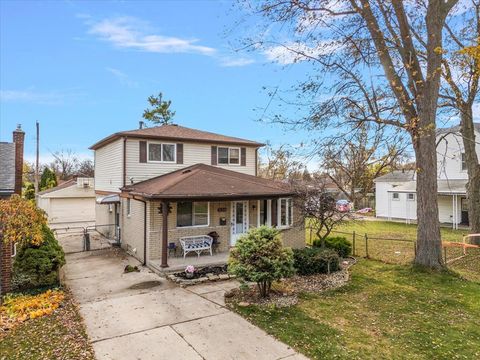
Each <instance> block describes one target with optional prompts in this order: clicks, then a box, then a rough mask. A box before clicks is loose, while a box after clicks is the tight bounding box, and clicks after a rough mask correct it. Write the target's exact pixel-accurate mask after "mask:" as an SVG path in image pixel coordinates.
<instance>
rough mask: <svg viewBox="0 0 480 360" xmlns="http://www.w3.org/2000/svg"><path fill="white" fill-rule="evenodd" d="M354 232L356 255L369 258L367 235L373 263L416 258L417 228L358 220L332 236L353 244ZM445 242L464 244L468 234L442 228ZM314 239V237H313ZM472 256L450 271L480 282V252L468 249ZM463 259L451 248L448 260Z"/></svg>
mask: <svg viewBox="0 0 480 360" xmlns="http://www.w3.org/2000/svg"><path fill="white" fill-rule="evenodd" d="M353 232H355V254H356V255H357V256H362V257H364V256H366V254H367V247H366V244H365V234H367V236H368V255H369V257H370V258H372V259H377V260H382V261H384V262H388V263H392V264H409V263H411V262H412V261H413V258H414V256H415V251H414V240H415V239H416V238H417V233H416V232H417V225H414V224H405V223H401V222H392V221H376V220H355V221H348V222H346V223H345V224H343V225H341V226H338V227H337V228H336V229H335V231H334V232H333V233H332V236H344V237H346V238H347V239H348V240H349V241H350V242H353ZM441 233H442V240H443V241H452V242H461V241H462V237H463V236H464V235H466V234H468V230H464V229H461V230H453V229H451V228H444V227H442V228H441ZM312 237H313V236H312ZM306 242H307V243H310V231H309V229H308V222H307V230H306ZM468 254H469V256H467V257H466V258H464V259H461V260H459V261H455V262H453V263H451V264H449V268H450V269H452V270H455V271H457V272H458V273H460V274H461V275H462V276H464V277H465V278H467V279H469V280H473V281H477V282H480V249H469V250H468ZM459 255H461V249H459V248H448V249H447V259H454V258H456V257H458V256H459Z"/></svg>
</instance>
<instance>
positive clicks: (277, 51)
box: [263, 41, 341, 65]
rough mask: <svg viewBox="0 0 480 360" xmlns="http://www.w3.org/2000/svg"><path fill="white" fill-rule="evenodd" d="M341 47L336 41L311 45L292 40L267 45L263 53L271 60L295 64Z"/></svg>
mask: <svg viewBox="0 0 480 360" xmlns="http://www.w3.org/2000/svg"><path fill="white" fill-rule="evenodd" d="M340 48H341V46H339V45H338V44H336V43H335V42H334V41H324V42H322V43H320V44H318V46H315V47H310V46H308V45H305V44H302V43H295V42H290V43H286V44H284V45H276V46H271V47H267V48H266V49H264V50H263V54H264V55H265V57H266V58H267V60H269V61H273V62H277V63H279V64H282V65H288V64H293V63H296V62H300V61H305V60H308V59H309V58H310V57H313V58H315V57H317V56H320V55H327V54H329V53H332V52H335V51H338V50H339V49H340Z"/></svg>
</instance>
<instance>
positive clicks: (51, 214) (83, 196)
mask: <svg viewBox="0 0 480 360" xmlns="http://www.w3.org/2000/svg"><path fill="white" fill-rule="evenodd" d="M36 201H37V205H38V207H39V208H41V209H43V210H44V211H45V212H46V213H47V216H48V223H49V225H50V226H51V227H53V228H62V227H73V226H90V225H94V224H95V185H94V179H93V178H85V177H79V178H76V179H71V180H68V181H65V182H63V183H61V184H60V185H58V186H56V187H54V188H51V189H47V190H44V191H40V192H39V193H38V194H37V199H36Z"/></svg>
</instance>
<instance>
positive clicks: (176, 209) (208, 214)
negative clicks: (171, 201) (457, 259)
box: [175, 201, 210, 229]
mask: <svg viewBox="0 0 480 360" xmlns="http://www.w3.org/2000/svg"><path fill="white" fill-rule="evenodd" d="M179 202H190V203H192V223H193V219H194V217H195V212H194V210H195V203H204V202H206V203H207V224H206V225H188V226H178V203H179ZM209 226H210V201H178V202H177V203H176V204H175V229H191V228H203V227H209Z"/></svg>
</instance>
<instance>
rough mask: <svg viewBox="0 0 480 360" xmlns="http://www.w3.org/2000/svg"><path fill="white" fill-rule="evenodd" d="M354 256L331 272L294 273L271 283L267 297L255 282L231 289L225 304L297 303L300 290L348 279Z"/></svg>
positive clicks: (336, 285) (324, 287)
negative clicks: (241, 287)
mask: <svg viewBox="0 0 480 360" xmlns="http://www.w3.org/2000/svg"><path fill="white" fill-rule="evenodd" d="M355 262H356V260H355V259H354V258H347V259H344V260H343V261H342V263H341V267H342V269H341V270H340V271H336V272H334V273H331V274H316V275H310V276H299V275H296V276H294V277H292V278H289V279H284V280H282V281H281V282H279V283H274V284H273V285H272V290H271V291H270V295H269V297H268V298H262V297H261V296H260V294H259V292H258V289H257V286H256V284H249V285H248V287H247V288H243V289H233V290H231V291H229V292H227V293H226V294H225V302H226V303H227V305H236V306H240V307H245V306H249V305H251V304H254V305H274V306H277V307H287V306H292V305H296V304H297V303H298V295H299V294H300V293H302V292H321V291H325V290H331V289H336V288H339V287H341V286H343V285H345V284H346V283H347V282H348V280H349V273H348V269H349V267H350V266H352V265H353V264H355Z"/></svg>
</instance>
